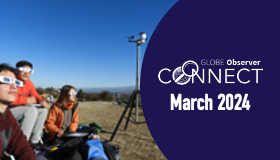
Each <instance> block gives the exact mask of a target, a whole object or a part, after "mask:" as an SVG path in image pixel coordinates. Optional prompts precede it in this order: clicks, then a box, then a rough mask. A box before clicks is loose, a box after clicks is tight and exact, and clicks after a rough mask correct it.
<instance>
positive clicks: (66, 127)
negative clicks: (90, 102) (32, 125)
mask: <svg viewBox="0 0 280 160" xmlns="http://www.w3.org/2000/svg"><path fill="white" fill-rule="evenodd" d="M76 95H77V92H76V90H75V88H74V87H73V86H70V85H65V86H63V87H62V89H61V92H60V96H59V98H58V99H57V101H56V103H54V104H53V105H52V106H51V108H50V110H49V115H48V118H47V120H46V130H47V131H48V138H47V139H46V142H49V141H53V140H54V139H55V138H56V137H58V138H61V136H62V135H63V133H64V132H69V133H73V132H76V130H77V128H78V123H79V118H78V109H77V105H78V104H77V102H76Z"/></svg>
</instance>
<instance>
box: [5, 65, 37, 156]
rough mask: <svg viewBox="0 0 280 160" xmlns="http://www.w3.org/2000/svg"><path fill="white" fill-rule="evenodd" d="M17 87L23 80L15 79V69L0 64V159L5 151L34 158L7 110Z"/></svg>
mask: <svg viewBox="0 0 280 160" xmlns="http://www.w3.org/2000/svg"><path fill="white" fill-rule="evenodd" d="M17 87H18V88H20V87H23V82H22V81H20V80H17V79H16V74H15V69H14V68H12V67H10V66H9V65H7V64H0V159H1V158H2V157H3V155H4V154H3V153H4V151H6V152H7V153H9V154H12V155H13V156H14V157H15V158H16V159H20V160H35V154H34V151H33V149H32V148H31V146H30V143H29V142H28V141H27V140H26V136H25V135H24V134H23V132H22V131H21V129H20V128H19V125H18V124H17V121H16V119H15V118H14V116H13V115H12V113H11V112H10V110H7V107H8V105H10V104H11V103H12V102H14V101H15V100H16V97H17Z"/></svg>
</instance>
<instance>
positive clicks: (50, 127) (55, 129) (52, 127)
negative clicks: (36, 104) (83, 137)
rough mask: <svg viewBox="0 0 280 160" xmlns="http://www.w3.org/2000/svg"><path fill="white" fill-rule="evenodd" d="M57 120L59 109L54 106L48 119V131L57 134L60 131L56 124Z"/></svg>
mask: <svg viewBox="0 0 280 160" xmlns="http://www.w3.org/2000/svg"><path fill="white" fill-rule="evenodd" d="M56 120H57V110H56V109H55V107H54V106H52V107H51V108H50V111H49V115H48V118H47V120H46V129H47V130H48V132H50V133H52V134H55V133H57V132H58V131H59V128H58V127H57V126H56V125H55V122H56Z"/></svg>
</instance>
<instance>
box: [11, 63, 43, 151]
mask: <svg viewBox="0 0 280 160" xmlns="http://www.w3.org/2000/svg"><path fill="white" fill-rule="evenodd" d="M16 67H17V69H16V74H17V78H18V79H19V80H21V81H22V82H23V85H22V87H18V93H17V97H16V100H15V102H13V103H12V104H11V105H10V106H9V109H10V111H11V112H12V114H13V115H14V117H15V119H16V120H17V121H18V122H19V123H20V128H21V130H22V131H23V134H24V135H25V136H26V137H27V140H28V141H30V142H31V144H32V146H36V145H38V144H40V140H41V133H42V128H43V125H44V124H45V119H46V116H47V107H48V103H47V102H46V101H45V100H44V99H43V98H42V97H41V96H40V95H39V94H38V93H37V91H36V89H35V87H34V85H33V83H32V82H31V81H30V76H31V74H32V73H34V70H33V65H32V64H31V63H30V62H28V61H19V62H18V63H17V64H16Z"/></svg>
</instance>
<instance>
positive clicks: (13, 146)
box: [6, 112, 36, 160]
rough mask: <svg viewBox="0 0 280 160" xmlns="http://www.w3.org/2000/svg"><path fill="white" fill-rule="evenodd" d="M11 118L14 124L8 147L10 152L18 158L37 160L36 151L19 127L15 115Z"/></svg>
mask: <svg viewBox="0 0 280 160" xmlns="http://www.w3.org/2000/svg"><path fill="white" fill-rule="evenodd" d="M6 114H7V112H6ZM9 114H11V113H9ZM11 116H12V114H11ZM10 119H11V122H12V124H13V125H12V134H11V137H10V141H9V144H8V147H7V151H8V153H9V154H12V155H14V157H15V158H16V159H20V160H35V159H36V158H35V154H34V151H33V150H32V148H31V144H30V143H29V142H28V141H27V138H26V136H25V135H24V134H23V132H22V131H21V129H20V128H19V125H18V124H17V122H16V119H15V118H14V117H12V118H10Z"/></svg>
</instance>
